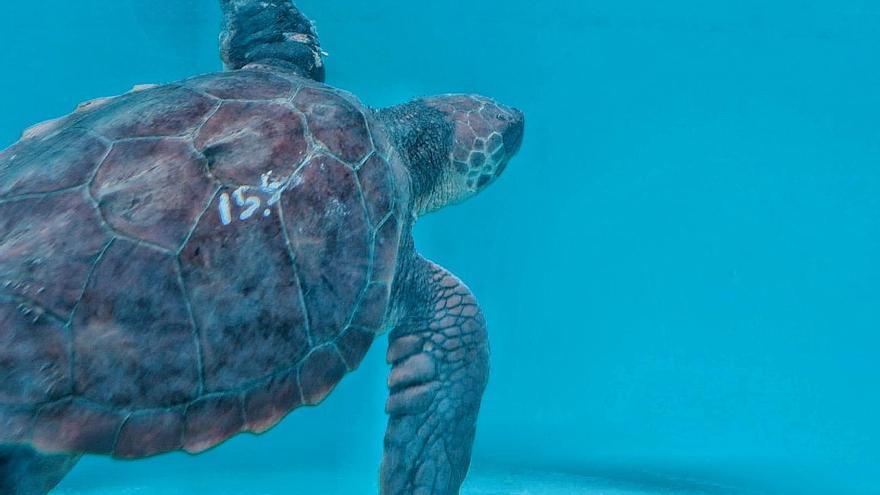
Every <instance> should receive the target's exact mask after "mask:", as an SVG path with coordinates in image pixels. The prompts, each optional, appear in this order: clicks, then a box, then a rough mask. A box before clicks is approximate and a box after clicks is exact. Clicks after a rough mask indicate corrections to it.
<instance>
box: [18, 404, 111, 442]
mask: <svg viewBox="0 0 880 495" xmlns="http://www.w3.org/2000/svg"><path fill="white" fill-rule="evenodd" d="M124 419H125V418H124V416H123V415H122V414H120V413H117V412H113V411H109V410H106V409H103V408H99V407H97V406H96V405H95V404H92V403H89V402H87V401H82V400H77V399H69V400H64V401H60V402H56V403H52V404H50V405H47V406H45V407H43V408H42V409H41V410H40V411H39V413H38V414H37V419H36V421H35V423H34V431H33V440H32V442H33V445H34V447H36V448H37V449H38V450H40V451H41V452H46V453H53V452H91V453H94V454H110V453H111V452H112V451H113V444H114V442H115V440H116V432H117V431H119V427H120V426H122V422H123V420H124Z"/></svg>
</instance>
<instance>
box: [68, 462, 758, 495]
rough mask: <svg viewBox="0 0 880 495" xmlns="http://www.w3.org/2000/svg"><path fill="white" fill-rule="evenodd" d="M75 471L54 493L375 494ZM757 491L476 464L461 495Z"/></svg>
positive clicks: (309, 482)
mask: <svg viewBox="0 0 880 495" xmlns="http://www.w3.org/2000/svg"><path fill="white" fill-rule="evenodd" d="M113 471H116V470H112V469H109V470H108V469H102V468H101V467H100V466H96V465H93V466H83V469H78V470H75V471H74V472H73V473H71V475H70V476H69V477H68V478H67V479H66V480H65V481H64V482H63V483H62V484H61V486H59V487H58V488H57V489H56V490H55V491H54V492H52V495H195V494H199V495H200V494H211V495H314V494H321V495H361V494H363V495H375V494H376V493H377V488H376V481H375V476H374V473H370V472H369V471H367V470H350V471H341V470H332V471H327V470H284V471H282V470H267V471H263V470H260V471H256V470H248V469H235V468H224V469H222V470H221V471H220V472H208V471H202V470H197V471H194V472H193V471H189V472H168V471H164V472H150V471H149V470H141V469H134V470H132V469H124V470H122V471H121V472H113ZM660 494H663V495H756V494H754V492H745V491H741V490H737V489H735V488H732V487H726V486H721V485H716V484H711V483H705V482H698V481H693V480H687V479H674V478H662V479H660V478H650V480H648V479H643V480H640V479H638V478H637V477H636V478H634V477H624V478H620V479H618V478H614V477H600V476H579V475H571V474H563V473H552V472H539V471H526V470H499V469H494V470H482V469H474V470H472V472H471V474H470V475H469V477H468V480H467V483H466V484H465V487H464V488H463V489H462V495H660Z"/></svg>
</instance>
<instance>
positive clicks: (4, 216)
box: [0, 190, 109, 319]
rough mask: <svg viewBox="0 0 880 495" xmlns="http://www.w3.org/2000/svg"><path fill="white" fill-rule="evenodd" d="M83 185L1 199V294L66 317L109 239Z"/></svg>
mask: <svg viewBox="0 0 880 495" xmlns="http://www.w3.org/2000/svg"><path fill="white" fill-rule="evenodd" d="M100 222H101V221H100V219H99V218H98V215H97V211H95V209H94V207H92V206H91V205H89V204H88V203H87V202H86V200H85V198H84V197H83V193H82V191H78V190H72V191H66V192H63V193H58V194H54V195H51V196H44V197H38V198H29V199H22V200H18V201H11V202H8V203H0V294H2V293H6V294H10V295H16V296H20V297H23V298H25V299H27V300H30V301H34V302H35V303H37V304H39V305H40V306H42V307H43V308H45V309H46V310H48V311H51V312H53V313H55V314H56V315H58V316H59V317H61V318H63V319H67V317H68V316H69V314H70V312H71V311H72V310H73V307H74V305H75V304H76V301H77V300H78V299H79V296H80V294H81V292H82V286H83V284H84V283H85V281H86V276H87V275H88V272H89V270H90V269H91V267H92V265H93V264H94V262H95V259H97V257H98V254H99V253H100V252H101V251H102V250H103V248H104V246H105V245H106V244H107V242H108V241H109V238H108V236H107V235H106V234H105V233H104V232H103V231H102V230H101V228H100Z"/></svg>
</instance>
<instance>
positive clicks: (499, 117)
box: [495, 113, 510, 122]
mask: <svg viewBox="0 0 880 495" xmlns="http://www.w3.org/2000/svg"><path fill="white" fill-rule="evenodd" d="M495 118H496V119H498V120H500V121H502V122H507V121H509V120H510V117H508V116H507V115H505V114H503V113H499V114H498V115H496V116H495Z"/></svg>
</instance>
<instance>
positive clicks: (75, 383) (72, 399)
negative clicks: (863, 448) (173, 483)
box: [0, 70, 409, 458]
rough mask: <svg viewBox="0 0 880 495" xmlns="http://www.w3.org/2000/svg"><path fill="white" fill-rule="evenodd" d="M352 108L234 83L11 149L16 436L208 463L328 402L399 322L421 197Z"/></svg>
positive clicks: (105, 114) (12, 420) (120, 101)
mask: <svg viewBox="0 0 880 495" xmlns="http://www.w3.org/2000/svg"><path fill="white" fill-rule="evenodd" d="M403 174H404V173H403V171H402V168H401V165H400V162H399V160H398V159H397V158H396V155H395V154H394V152H393V150H392V149H391V148H390V146H389V144H388V141H387V139H386V138H385V136H384V134H383V130H382V129H381V128H379V127H378V126H377V125H376V123H375V121H374V120H373V117H372V116H371V114H370V112H369V111H367V110H365V109H364V108H363V107H362V106H361V105H360V104H359V103H358V102H357V101H356V100H355V99H354V98H352V97H350V96H349V95H347V94H345V93H343V92H340V91H337V90H334V89H331V88H328V87H325V86H321V85H318V84H316V83H314V82H311V81H305V80H302V79H299V78H296V77H294V76H289V75H286V74H281V73H272V72H267V71H248V70H244V71H237V72H224V73H219V74H211V75H207V76H201V77H196V78H193V79H189V80H186V81H183V82H180V83H177V84H172V85H167V86H158V87H152V88H149V89H144V90H139V91H135V92H131V93H128V94H125V95H122V96H119V97H115V98H109V99H101V100H95V101H93V102H90V103H89V104H84V105H81V106H80V109H79V110H78V111H77V113H74V114H72V115H69V116H67V117H63V118H61V119H56V120H54V121H51V122H47V123H44V124H41V125H38V126H35V127H33V128H31V129H30V130H28V131H27V132H26V133H25V135H24V137H23V139H22V140H21V141H20V142H18V143H16V144H14V145H13V146H11V147H10V148H8V149H6V150H5V151H3V152H2V153H0V369H2V370H3V372H2V373H0V443H10V442H12V443H25V444H30V445H33V446H34V447H36V448H37V449H39V450H41V451H44V452H91V453H98V454H111V455H114V456H117V457H126V458H134V457H143V456H149V455H153V454H157V453H161V452H167V451H172V450H178V449H183V450H186V451H189V452H199V451H202V450H205V449H208V448H210V447H212V446H214V445H216V444H218V443H220V442H222V441H223V440H225V439H227V438H229V437H230V436H232V435H234V434H236V433H238V432H241V431H252V432H262V431H265V430H266V429H268V428H270V427H271V426H273V425H274V424H275V423H277V422H278V421H279V420H280V419H281V418H282V417H283V416H284V415H285V414H287V413H288V412H289V411H291V410H292V409H294V408H296V407H298V406H300V405H304V404H306V405H308V404H317V403H318V402H320V401H321V400H323V399H324V398H325V397H326V396H327V395H328V394H329V392H330V391H331V390H332V388H333V387H334V386H335V385H336V384H337V383H338V382H339V380H340V379H341V378H342V377H343V375H345V374H346V373H347V372H348V371H351V370H352V369H354V368H355V367H356V366H357V365H358V364H359V362H360V361H361V359H362V358H363V357H364V355H365V354H366V352H367V349H368V348H369V346H370V344H371V343H372V341H373V338H374V336H375V335H376V334H377V333H378V332H379V331H380V330H381V329H382V327H383V325H384V322H385V315H386V313H387V308H388V299H389V293H390V287H391V283H392V279H393V277H394V273H395V268H396V266H397V249H398V243H399V239H400V232H401V229H402V225H404V223H405V222H406V220H405V218H404V216H403V215H404V211H406V209H407V203H408V201H409V199H408V198H409V195H408V192H407V189H406V188H407V185H406V181H405V180H403V179H402V178H403V177H404V175H403Z"/></svg>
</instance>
